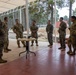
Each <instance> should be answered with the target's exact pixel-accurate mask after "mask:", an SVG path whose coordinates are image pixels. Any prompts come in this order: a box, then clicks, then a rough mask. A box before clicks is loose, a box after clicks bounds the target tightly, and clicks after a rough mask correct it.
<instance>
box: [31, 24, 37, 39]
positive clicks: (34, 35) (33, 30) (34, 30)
mask: <svg viewBox="0 0 76 75" xmlns="http://www.w3.org/2000/svg"><path fill="white" fill-rule="evenodd" d="M30 31H31V36H32V37H35V38H38V34H37V31H38V27H37V26H33V25H32V26H30Z"/></svg>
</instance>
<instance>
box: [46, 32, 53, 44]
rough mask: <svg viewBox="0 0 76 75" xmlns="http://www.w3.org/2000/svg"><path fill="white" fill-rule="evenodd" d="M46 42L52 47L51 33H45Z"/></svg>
mask: <svg viewBox="0 0 76 75" xmlns="http://www.w3.org/2000/svg"><path fill="white" fill-rule="evenodd" d="M47 38H48V42H49V44H50V45H53V35H52V33H47Z"/></svg>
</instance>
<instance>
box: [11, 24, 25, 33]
mask: <svg viewBox="0 0 76 75" xmlns="http://www.w3.org/2000/svg"><path fill="white" fill-rule="evenodd" d="M12 29H13V32H14V33H16V34H22V33H23V31H24V29H23V25H22V24H18V25H14V26H13V28H12Z"/></svg>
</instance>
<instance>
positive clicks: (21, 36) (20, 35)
mask: <svg viewBox="0 0 76 75" xmlns="http://www.w3.org/2000/svg"><path fill="white" fill-rule="evenodd" d="M18 38H23V34H18V35H16V39H17V45H18V46H20V41H19V40H18ZM21 42H22V44H23V46H25V42H24V41H21Z"/></svg>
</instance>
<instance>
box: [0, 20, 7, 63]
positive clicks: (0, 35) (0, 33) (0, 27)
mask: <svg viewBox="0 0 76 75" xmlns="http://www.w3.org/2000/svg"><path fill="white" fill-rule="evenodd" d="M4 40H5V31H4V24H3V23H2V22H1V20H0V63H6V62H7V61H6V60H3V59H2V56H3V53H2V51H3V48H4V42H5V41H4Z"/></svg>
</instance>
